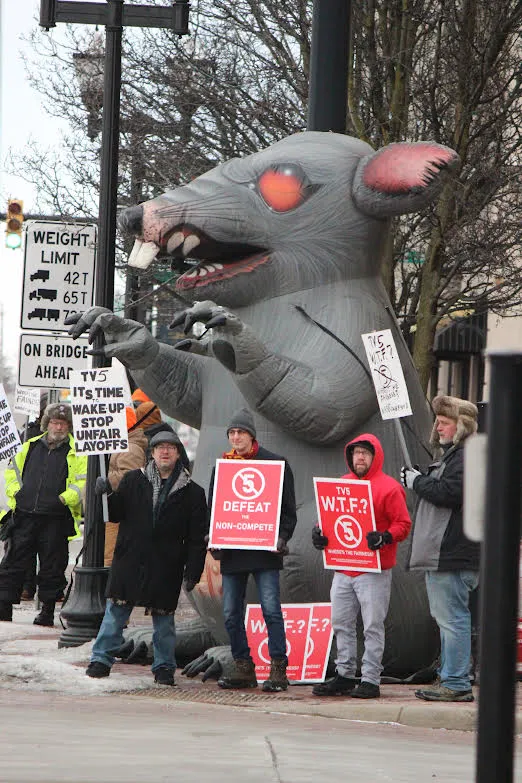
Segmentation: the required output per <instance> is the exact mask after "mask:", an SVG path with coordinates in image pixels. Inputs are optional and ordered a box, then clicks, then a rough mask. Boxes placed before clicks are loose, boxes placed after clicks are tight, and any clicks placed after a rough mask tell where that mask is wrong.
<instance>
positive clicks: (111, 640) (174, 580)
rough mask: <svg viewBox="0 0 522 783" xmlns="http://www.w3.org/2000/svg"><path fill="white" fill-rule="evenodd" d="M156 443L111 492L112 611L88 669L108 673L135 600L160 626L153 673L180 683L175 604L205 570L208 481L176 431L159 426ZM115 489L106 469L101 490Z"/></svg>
mask: <svg viewBox="0 0 522 783" xmlns="http://www.w3.org/2000/svg"><path fill="white" fill-rule="evenodd" d="M150 445H151V447H152V459H151V460H150V461H149V462H148V463H147V465H146V467H145V468H143V469H139V470H131V471H129V472H128V473H126V474H125V476H124V477H123V478H122V480H121V482H120V485H119V487H118V490H117V492H114V493H112V494H110V495H109V517H110V519H111V520H114V522H119V524H120V527H119V530H118V538H117V540H116V546H115V549H114V558H113V561H112V565H111V570H110V573H109V581H108V584H107V605H106V609H105V615H104V618H103V621H102V624H101V627H100V630H99V633H98V636H97V637H96V641H95V642H94V645H93V649H92V656H91V662H90V663H89V666H88V667H87V670H86V674H87V675H88V676H89V677H108V676H109V674H110V671H111V667H112V664H113V663H114V653H115V652H116V651H117V650H118V649H119V648H120V647H121V645H122V644H123V628H124V627H125V625H126V623H127V621H128V619H129V617H130V614H131V612H132V609H133V607H134V606H145V607H147V608H148V609H149V610H150V612H151V615H152V623H153V629H154V632H153V636H152V645H153V650H154V660H153V663H152V672H153V674H154V680H155V682H157V683H159V684H161V685H174V672H175V670H176V660H175V652H174V647H175V641H176V629H175V625H174V612H175V610H176V607H177V604H178V598H179V594H180V591H181V585H182V583H183V582H184V587H185V590H186V591H187V592H190V591H191V590H193V589H194V587H195V585H196V584H197V583H198V582H199V579H200V577H201V573H202V571H203V564H204V561H205V551H206V543H205V536H206V533H207V530H208V524H207V519H208V517H207V505H206V502H205V492H204V490H203V488H202V487H200V486H199V485H198V484H196V483H194V482H193V481H192V480H191V478H190V475H189V472H188V469H187V468H188V458H187V454H186V452H185V448H184V446H183V445H182V443H181V441H180V440H179V438H178V436H177V434H176V433H175V432H168V431H162V432H158V433H157V434H156V435H155V436H154V437H153V438H152V440H151V443H150ZM108 489H109V487H108V486H107V481H106V479H103V478H101V477H100V478H99V479H98V480H97V485H96V491H97V492H98V493H99V494H101V493H102V492H105V491H107V490H108Z"/></svg>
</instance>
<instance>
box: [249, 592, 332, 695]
mask: <svg viewBox="0 0 522 783" xmlns="http://www.w3.org/2000/svg"><path fill="white" fill-rule="evenodd" d="M281 610H282V612H283V620H284V624H285V634H286V655H287V658H288V667H287V670H286V674H287V677H288V679H289V680H292V681H293V682H310V683H311V682H322V681H323V679H324V677H325V674H326V667H327V666H328V658H329V656H330V648H331V646H332V639H333V628H332V605H331V604H322V603H321V604H283V605H282V606H281ZM245 627H246V632H247V639H248V646H249V647H250V654H251V655H252V659H253V661H254V663H255V666H256V677H257V679H258V680H259V682H263V681H265V680H267V679H268V677H269V674H270V652H269V650H268V633H267V630H266V623H265V621H264V618H263V612H262V610H261V606H260V605H259V604H249V605H248V606H247V611H246V618H245Z"/></svg>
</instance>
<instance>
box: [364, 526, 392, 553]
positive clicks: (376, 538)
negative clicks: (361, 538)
mask: <svg viewBox="0 0 522 783" xmlns="http://www.w3.org/2000/svg"><path fill="white" fill-rule="evenodd" d="M366 541H367V542H368V549H372V550H374V551H375V550H376V549H380V548H381V547H383V546H384V545H385V544H393V537H392V534H391V533H390V531H389V530H385V531H384V533H380V532H379V531H378V530H370V532H369V533H366Z"/></svg>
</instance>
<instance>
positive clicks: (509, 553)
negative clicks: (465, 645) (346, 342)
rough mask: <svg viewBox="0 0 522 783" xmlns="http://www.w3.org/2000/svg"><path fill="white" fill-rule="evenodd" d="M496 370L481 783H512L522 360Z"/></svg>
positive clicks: (485, 571)
mask: <svg viewBox="0 0 522 783" xmlns="http://www.w3.org/2000/svg"><path fill="white" fill-rule="evenodd" d="M489 358H490V362H491V393H490V399H489V405H488V422H487V431H488V433H489V434H488V438H489V441H488V451H487V472H486V482H487V486H486V531H485V538H484V546H483V553H482V575H481V576H482V579H481V587H480V590H481V596H482V606H481V630H480V633H481V643H480V700H479V712H478V734H477V768H476V778H475V780H476V782H477V783H491V781H495V783H511V781H512V780H513V749H514V731H515V689H516V657H517V656H516V652H517V624H518V587H519V573H518V571H519V550H520V514H521V476H522V453H521V449H520V444H521V442H522V409H521V407H520V400H521V399H522V353H520V352H518V353H516V352H513V351H509V352H508V351H506V352H501V351H495V352H491V353H490V354H489Z"/></svg>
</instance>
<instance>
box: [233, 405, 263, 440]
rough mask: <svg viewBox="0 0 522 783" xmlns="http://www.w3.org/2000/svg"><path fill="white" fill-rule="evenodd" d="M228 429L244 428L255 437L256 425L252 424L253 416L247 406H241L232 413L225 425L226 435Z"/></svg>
mask: <svg viewBox="0 0 522 783" xmlns="http://www.w3.org/2000/svg"><path fill="white" fill-rule="evenodd" d="M230 430H244V431H245V432H248V433H249V434H250V435H252V437H253V438H255V437H256V425H255V424H254V417H253V416H252V414H251V412H250V411H249V410H248V408H241V409H240V410H238V411H236V412H235V413H234V415H233V416H232V418H231V420H230V423H229V425H228V427H227V435H228V433H229V432H230Z"/></svg>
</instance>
